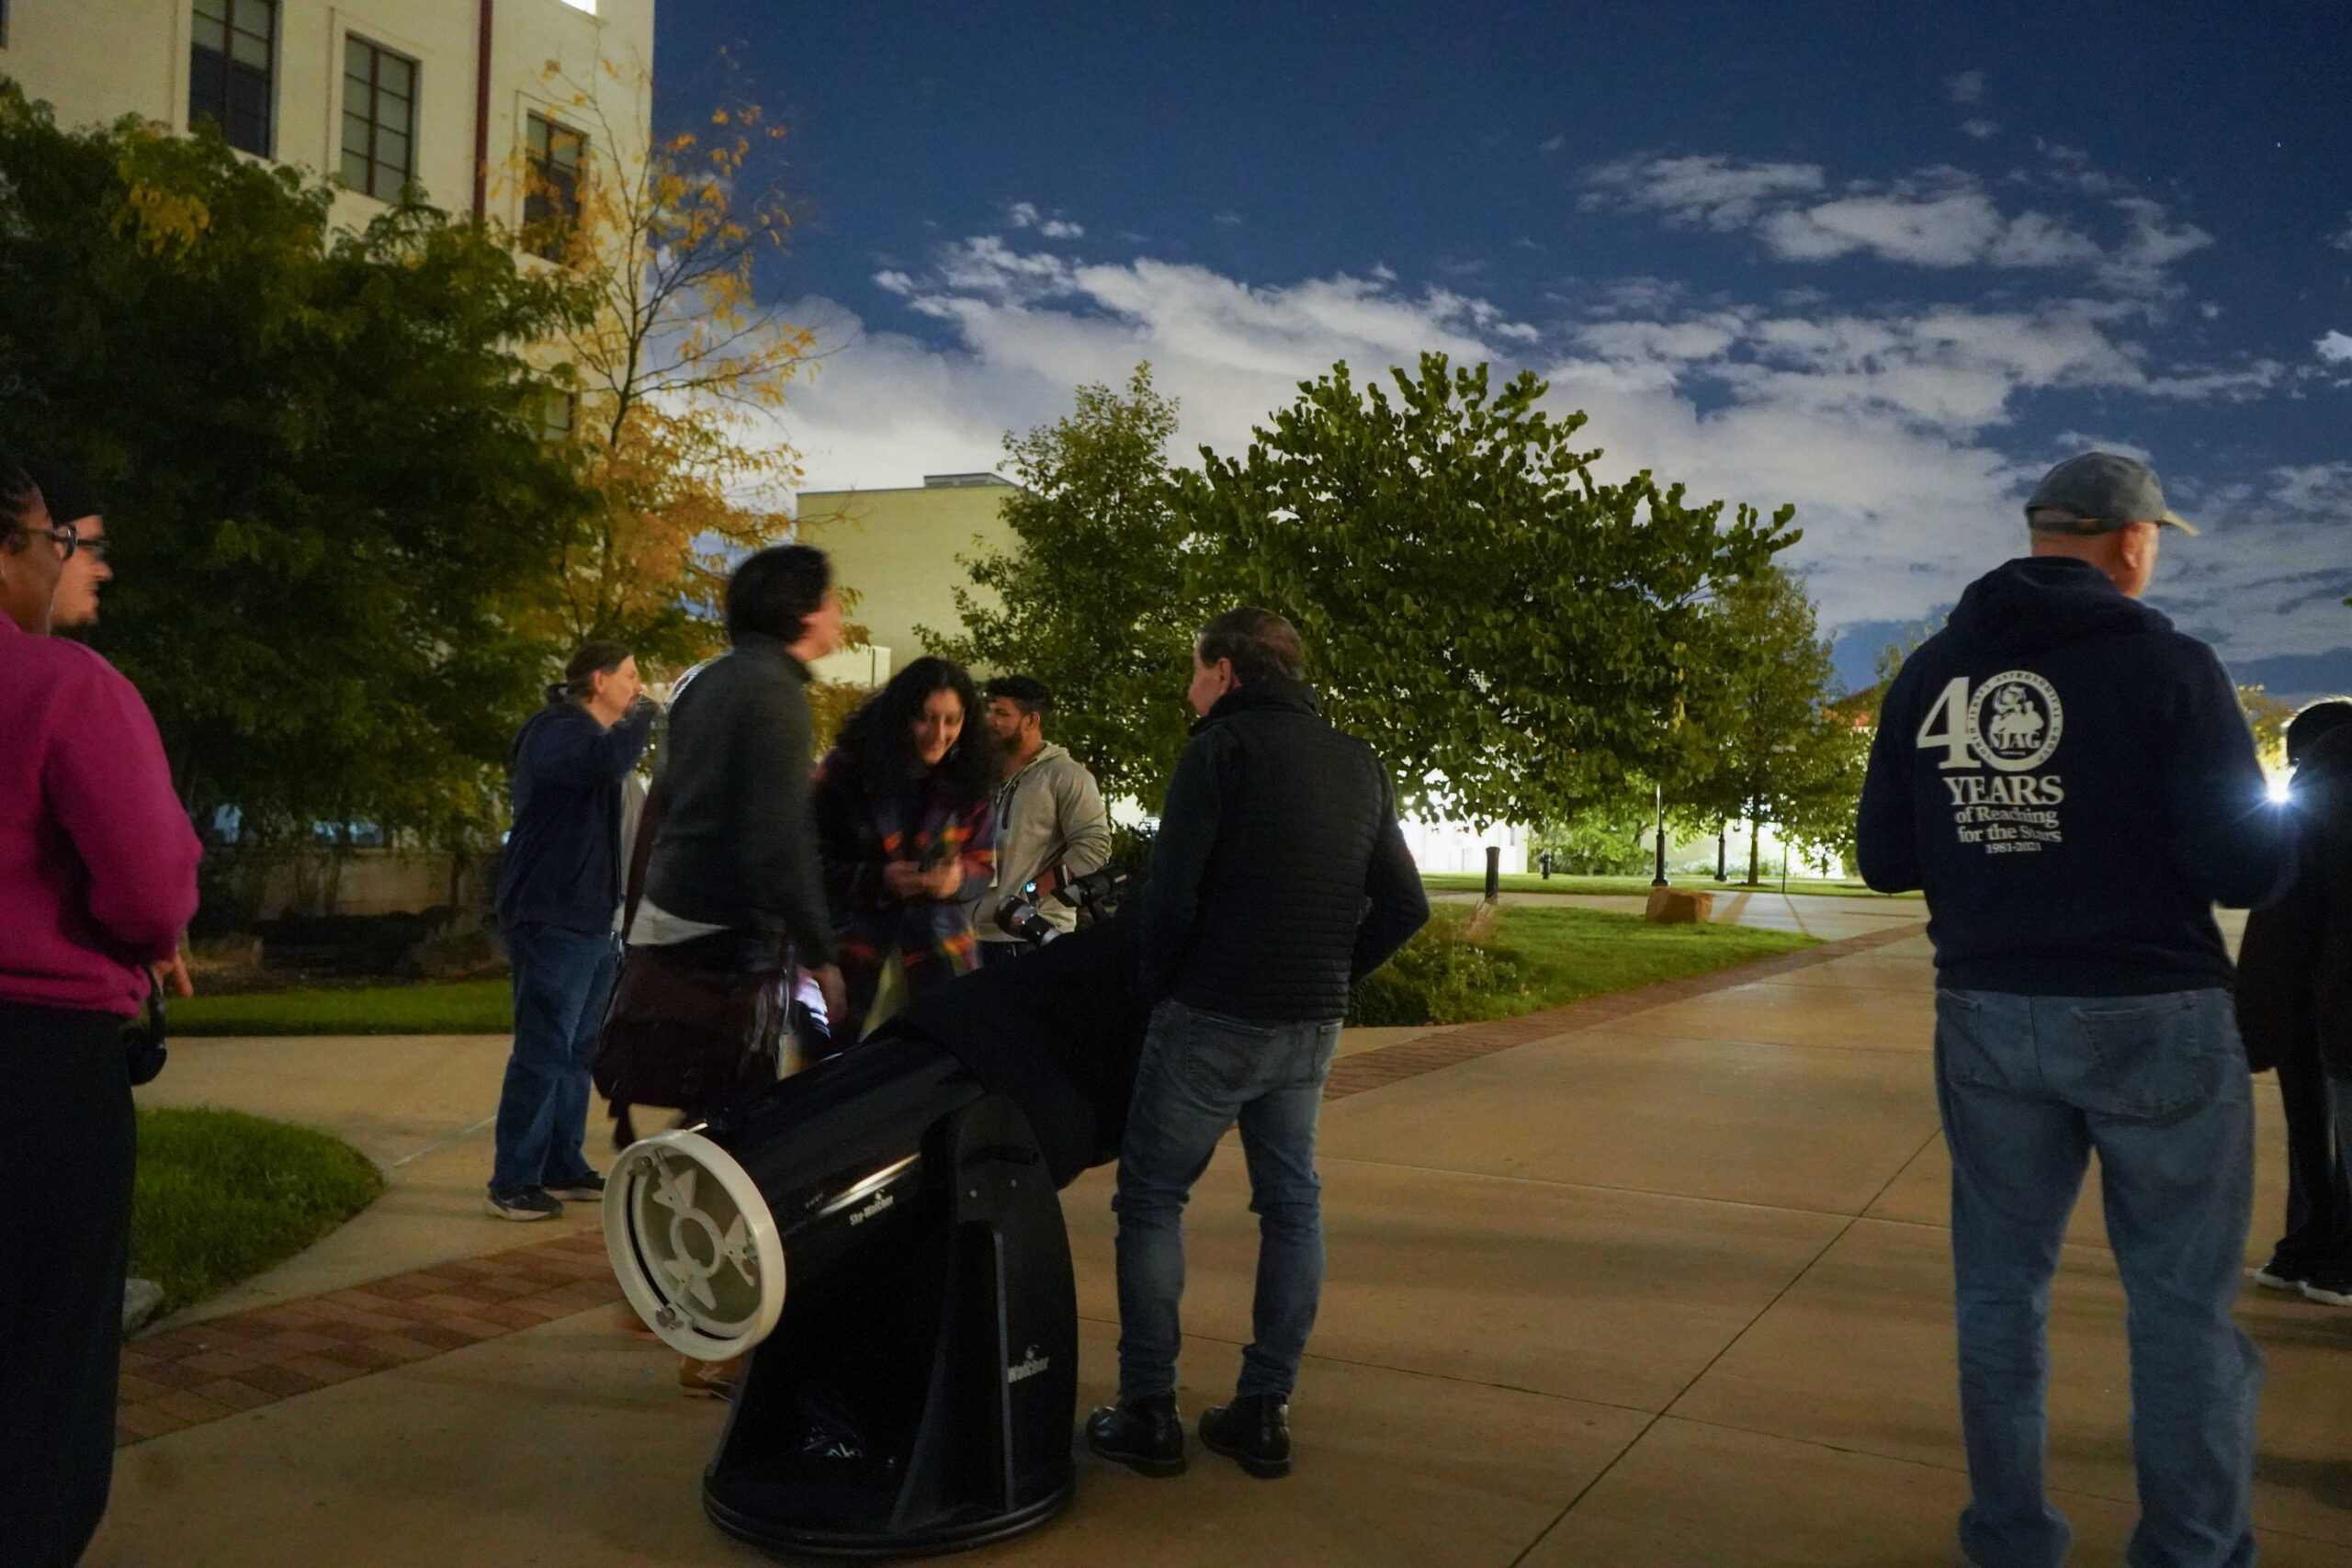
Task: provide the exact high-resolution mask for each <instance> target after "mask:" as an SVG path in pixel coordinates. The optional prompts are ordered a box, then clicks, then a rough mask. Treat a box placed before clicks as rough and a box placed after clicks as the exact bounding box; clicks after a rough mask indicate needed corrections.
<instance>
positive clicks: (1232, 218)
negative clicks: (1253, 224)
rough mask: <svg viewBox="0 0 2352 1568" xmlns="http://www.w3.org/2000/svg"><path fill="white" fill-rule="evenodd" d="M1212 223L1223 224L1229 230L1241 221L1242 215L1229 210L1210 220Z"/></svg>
mask: <svg viewBox="0 0 2352 1568" xmlns="http://www.w3.org/2000/svg"><path fill="white" fill-rule="evenodd" d="M1210 221H1211V222H1213V223H1222V224H1224V225H1226V226H1227V228H1231V227H1232V226H1233V225H1235V224H1237V223H1238V222H1240V221H1241V214H1239V213H1238V212H1235V211H1233V210H1231V209H1227V210H1226V211H1223V212H1219V213H1217V214H1216V215H1215V216H1214V217H1212V218H1211V219H1210Z"/></svg>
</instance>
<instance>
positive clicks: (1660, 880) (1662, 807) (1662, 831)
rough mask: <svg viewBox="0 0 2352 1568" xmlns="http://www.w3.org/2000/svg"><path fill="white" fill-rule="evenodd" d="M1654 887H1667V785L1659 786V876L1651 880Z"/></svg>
mask: <svg viewBox="0 0 2352 1568" xmlns="http://www.w3.org/2000/svg"><path fill="white" fill-rule="evenodd" d="M1650 886H1652V887H1663V886H1666V785H1665V784H1659V785H1658V786H1657V875H1656V876H1654V877H1652V878H1650Z"/></svg>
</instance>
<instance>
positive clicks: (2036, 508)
mask: <svg viewBox="0 0 2352 1568" xmlns="http://www.w3.org/2000/svg"><path fill="white" fill-rule="evenodd" d="M2025 520H2026V522H2027V523H2028V524H2030V525H2032V526H2033V527H2034V528H2035V529H2036V530H2038V531H2039V532H2041V533H2044V534H2111V533H2113V532H2115V530H2117V529H2118V528H2126V527H2129V526H2131V525H2132V524H2134V523H2158V524H2162V525H2164V526H2165V527H2167V528H2177V529H2179V530H2180V531H2181V532H2182V533H2184V534H2194V533H2196V532H2197V530H2196V529H2195V528H2194V527H2192V526H2191V525H2189V523H2188V520H2187V519H2186V518H2183V517H2180V516H2178V515H2177V514H2176V513H2174V512H2173V511H2172V510H2171V509H2170V508H2169V507H2167V506H2165V487H2164V486H2163V485H2162V484H2159V483H2158V482H2157V480H2156V471H2155V470H2154V468H2150V467H2148V465H2147V464H2145V463H2142V462H2136V461H2134V460H2133V459H2131V458H2130V457H2118V456H2117V455H2116V454H2114V453H2112V452H2086V453H2084V454H2083V455H2082V456H2081V457H2069V458H2067V459H2066V460H2065V461H2064V462H2063V463H2061V464H2059V465H2058V466H2057V467H2056V468H2052V469H2051V470H2050V471H2049V472H2048V473H2046V474H2044V475H2042V476H2041V483H2040V484H2038V485H2036V486H2034V487H2033V493H2032V494H2031V495H2030V496H2028V497H2026V502H2025Z"/></svg>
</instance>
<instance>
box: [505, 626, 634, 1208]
mask: <svg viewBox="0 0 2352 1568" xmlns="http://www.w3.org/2000/svg"><path fill="white" fill-rule="evenodd" d="M644 689H645V688H644V682H641V681H640V680H639V679H638V673H637V660H636V659H634V658H633V657H631V656H630V653H629V650H628V649H626V648H623V647H622V646H621V645H620V644H618V643H616V642H591V643H587V644H584V645H583V646H582V648H581V649H580V651H579V652H577V653H575V654H573V655H572V656H571V662H570V663H569V664H567V665H565V666H564V671H563V681H562V682H561V683H560V684H559V685H554V686H550V687H548V705H547V706H545V707H543V708H541V709H540V710H539V711H538V712H537V713H535V714H533V715H532V716H530V717H529V718H528V719H526V720H525V721H524V723H523V728H522V729H521V730H519V731H518V732H516V734H515V746H514V750H513V753H512V755H513V758H514V767H515V773H514V784H513V789H514V796H515V826H514V829H513V830H512V831H510V832H509V833H508V834H507V835H506V851H505V853H504V854H503V856H502V857H501V859H500V862H499V867H498V924H499V929H500V930H501V931H503V933H504V935H505V938H506V953H507V956H508V957H509V958H510V959H511V960H512V961H513V963H514V968H515V1051H514V1055H511V1056H510V1057H508V1058H507V1062H506V1081H505V1083H504V1085H503V1088H502V1089H500V1091H499V1096H498V1122H497V1131H496V1144H497V1152H496V1153H495V1155H494V1156H492V1165H491V1172H490V1212H491V1213H493V1214H496V1215H497V1216H498V1217H499V1218H501V1219H506V1220H544V1219H552V1218H553V1217H555V1216H556V1215H558V1214H560V1213H563V1203H562V1201H561V1200H562V1199H564V1198H578V1199H582V1200H588V1199H593V1198H595V1197H596V1196H598V1195H599V1194H600V1193H602V1192H603V1191H604V1189H605V1183H604V1179H603V1178H602V1177H600V1176H598V1175H597V1174H596V1172H595V1171H594V1170H593V1169H592V1168H590V1167H589V1165H588V1161H587V1156H585V1155H584V1154H582V1151H581V1145H582V1142H583V1141H584V1140H585V1139H586V1137H587V1123H588V1089H589V1085H588V1070H589V1068H590V1067H591V1066H593V1065H594V1055H595V1050H596V1036H597V1032H598V1030H599V1028H600V1027H601V1026H602V1025H603V1023H604V1017H605V998H607V997H608V996H609V995H610V994H611V992H612V987H613V971H614V968H615V966H616V964H617V963H618V961H619V956H620V938H619V933H618V930H617V928H618V926H619V923H620V907H621V891H622V887H621V801H622V793H623V791H622V781H623V780H624V779H626V778H628V774H629V771H630V770H631V769H632V768H635V767H636V766H637V760H638V758H639V757H641V756H643V755H644V754H645V743H646V741H647V740H648V739H650V738H651V737H652V734H653V716H654V715H655V713H657V712H658V711H659V710H658V709H657V708H656V707H655V706H654V705H653V702H652V700H651V699H650V698H649V697H647V696H646V695H645V694H644Z"/></svg>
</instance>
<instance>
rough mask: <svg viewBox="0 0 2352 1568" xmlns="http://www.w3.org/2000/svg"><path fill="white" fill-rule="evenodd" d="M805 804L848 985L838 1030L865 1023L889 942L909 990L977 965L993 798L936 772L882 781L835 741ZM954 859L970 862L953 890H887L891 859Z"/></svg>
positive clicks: (992, 840) (990, 861) (846, 1037)
mask: <svg viewBox="0 0 2352 1568" xmlns="http://www.w3.org/2000/svg"><path fill="white" fill-rule="evenodd" d="M809 804H810V807H811V809H812V813H813V815H814V816H815V818H816V819H817V845H818V853H819V858H820V862H821V863H822V866H823V869H824V876H825V899H826V902H827V903H828V904H829V905H830V906H831V910H832V917H833V931H834V934H835V936H836V937H837V939H838V941H839V943H840V952H839V954H838V957H839V960H840V963H841V966H842V983H843V986H844V988H845V989H846V990H847V991H848V993H849V1013H850V1016H849V1017H848V1018H847V1019H845V1020H842V1021H839V1022H837V1023H836V1024H835V1026H834V1029H833V1037H834V1039H836V1040H838V1041H842V1042H843V1043H847V1042H850V1041H854V1040H855V1039H856V1038H857V1037H858V1035H859V1034H860V1033H862V1032H864V1029H865V1015H866V1013H867V1011H868V1010H870V1009H871V1008H872V1007H873V1005H874V997H875V992H876V990H877V989H878V988H879V987H880V986H881V983H882V968H883V964H885V963H886V962H887V961H888V958H889V956H890V953H892V951H893V950H896V951H897V952H898V953H899V957H900V960H901V962H902V963H903V964H905V966H906V967H905V979H906V983H907V987H908V989H909V990H910V992H911V991H915V990H920V989H922V988H923V987H928V986H931V985H933V984H936V983H938V982H941V981H944V980H949V979H953V978H954V977H955V976H958V975H962V974H966V973H968V972H969V971H970V970H972V969H973V968H975V967H977V966H978V954H977V953H975V952H974V946H973V938H972V919H973V915H974V912H975V910H976V908H977V907H978V904H979V903H980V901H981V899H982V898H984V897H986V896H987V894H988V890H989V884H990V882H991V881H992V880H993V879H994V877H995V874H996V821H995V816H994V806H995V803H994V802H993V801H992V800H990V799H989V798H988V797H987V796H982V797H981V798H980V799H978V800H977V801H973V802H971V803H969V804H968V805H959V804H958V803H957V802H956V800H954V799H953V798H951V796H950V794H949V790H948V787H947V784H946V782H945V781H944V779H943V778H941V777H940V775H939V774H937V773H933V774H931V775H929V776H928V777H926V778H924V779H922V781H921V782H920V783H919V784H910V785H902V786H900V787H898V788H895V789H894V788H891V787H890V786H888V785H887V784H876V783H875V782H873V781H868V780H867V779H865V778H864V777H862V776H860V773H859V770H858V768H857V766H856V764H855V763H854V761H852V760H851V759H850V758H849V757H848V755H847V754H846V753H844V752H843V751H842V750H841V749H840V748H839V747H835V748H834V749H833V750H831V751H829V752H827V753H826V754H825V760H824V761H821V762H820V763H818V764H817V776H816V779H815V780H814V782H813V784H811V786H810V800H809ZM949 859H954V860H955V861H956V862H957V863H959V864H960V865H961V866H962V867H963V870H964V882H963V886H962V887H961V888H959V889H958V890H957V892H956V897H953V898H948V899H932V898H925V897H918V898H913V899H900V898H897V897H892V896H891V895H890V894H889V893H888V891H886V890H885V887H884V884H883V880H882V868H883V867H884V866H885V865H887V864H888V863H890V862H892V861H894V860H906V861H914V862H916V863H920V864H924V865H937V864H939V863H942V862H944V861H946V860H949Z"/></svg>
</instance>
